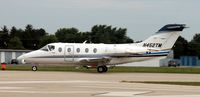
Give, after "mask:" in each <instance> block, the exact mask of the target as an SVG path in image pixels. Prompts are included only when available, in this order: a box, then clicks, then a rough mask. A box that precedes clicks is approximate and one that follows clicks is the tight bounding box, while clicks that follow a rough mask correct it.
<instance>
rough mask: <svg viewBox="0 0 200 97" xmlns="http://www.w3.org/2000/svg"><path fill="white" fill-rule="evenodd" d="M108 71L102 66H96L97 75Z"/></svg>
mask: <svg viewBox="0 0 200 97" xmlns="http://www.w3.org/2000/svg"><path fill="white" fill-rule="evenodd" d="M107 71H108V67H107V66H105V65H102V66H97V72H99V73H103V72H107Z"/></svg>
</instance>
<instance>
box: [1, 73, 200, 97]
mask: <svg viewBox="0 0 200 97" xmlns="http://www.w3.org/2000/svg"><path fill="white" fill-rule="evenodd" d="M122 80H126V81H200V75H199V74H159V73H154V74H153V73H103V74H99V73H76V72H41V71H40V72H32V71H0V97H200V87H198V86H181V85H161V84H143V83H123V82H121V81H122Z"/></svg>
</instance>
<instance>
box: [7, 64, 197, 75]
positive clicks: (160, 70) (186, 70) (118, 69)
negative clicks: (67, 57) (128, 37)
mask: <svg viewBox="0 0 200 97" xmlns="http://www.w3.org/2000/svg"><path fill="white" fill-rule="evenodd" d="M31 67H32V66H31V65H7V68H6V69H7V70H20V71H31ZM38 71H65V72H87V73H90V72H91V73H94V72H97V71H96V69H95V68H91V69H86V68H83V67H81V68H79V69H75V66H38ZM108 72H109V73H180V74H200V68H191V67H190V68H189V67H188V68H173V67H170V68H169V67H114V68H113V69H110V68H109V70H108Z"/></svg>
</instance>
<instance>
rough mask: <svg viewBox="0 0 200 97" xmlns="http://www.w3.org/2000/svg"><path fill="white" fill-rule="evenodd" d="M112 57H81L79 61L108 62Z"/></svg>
mask: <svg viewBox="0 0 200 97" xmlns="http://www.w3.org/2000/svg"><path fill="white" fill-rule="evenodd" d="M110 60H111V58H110V57H100V58H98V57H97V58H80V59H79V60H78V61H79V62H81V63H108V62H110Z"/></svg>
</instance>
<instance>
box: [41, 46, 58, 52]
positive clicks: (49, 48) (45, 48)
mask: <svg viewBox="0 0 200 97" xmlns="http://www.w3.org/2000/svg"><path fill="white" fill-rule="evenodd" d="M54 49H55V46H53V45H46V46H44V47H42V48H41V50H43V51H48V50H49V51H53V50H54Z"/></svg>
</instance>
